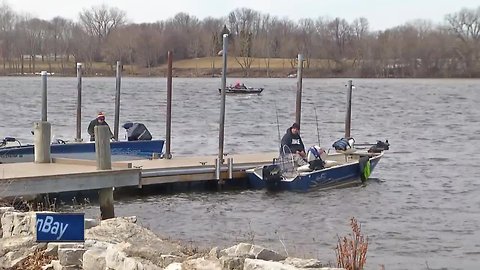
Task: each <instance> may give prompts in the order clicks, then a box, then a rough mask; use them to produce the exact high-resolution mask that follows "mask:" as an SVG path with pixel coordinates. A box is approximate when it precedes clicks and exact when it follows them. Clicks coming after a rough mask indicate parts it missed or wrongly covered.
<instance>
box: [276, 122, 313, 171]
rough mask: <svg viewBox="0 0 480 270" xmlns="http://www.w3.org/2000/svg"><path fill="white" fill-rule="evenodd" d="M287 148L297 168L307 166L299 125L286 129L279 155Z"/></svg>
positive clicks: (294, 124)
mask: <svg viewBox="0 0 480 270" xmlns="http://www.w3.org/2000/svg"><path fill="white" fill-rule="evenodd" d="M285 146H287V147H288V148H289V149H290V151H291V152H292V154H293V159H294V160H295V163H296V164H297V165H298V166H302V165H305V164H307V162H306V160H305V159H306V154H305V145H304V144H303V141H302V138H301V137H300V125H299V124H298V123H293V125H292V126H291V127H289V128H288V129H287V131H286V132H285V135H283V138H282V141H281V143H280V153H283V152H284V150H283V149H284V147H285Z"/></svg>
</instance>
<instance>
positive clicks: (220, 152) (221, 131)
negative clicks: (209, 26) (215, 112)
mask: <svg viewBox="0 0 480 270" xmlns="http://www.w3.org/2000/svg"><path fill="white" fill-rule="evenodd" d="M227 49H228V34H224V35H223V50H222V53H223V56H222V57H223V68H222V93H221V94H222V95H221V96H222V97H221V102H220V128H219V134H218V161H219V162H220V164H223V146H224V138H225V88H226V85H227V54H228V53H227Z"/></svg>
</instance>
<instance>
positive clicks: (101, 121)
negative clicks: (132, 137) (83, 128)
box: [87, 112, 113, 142]
mask: <svg viewBox="0 0 480 270" xmlns="http://www.w3.org/2000/svg"><path fill="white" fill-rule="evenodd" d="M103 125H106V126H107V127H108V130H109V131H110V137H111V138H112V139H113V134H112V131H111V130H110V126H109V125H108V124H107V122H106V121H105V114H104V113H103V112H99V113H98V115H97V118H95V119H93V120H92V121H90V124H89V125H88V129H87V131H88V134H90V141H91V142H93V141H95V127H96V126H103Z"/></svg>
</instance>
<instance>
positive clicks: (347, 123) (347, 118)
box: [345, 80, 353, 138]
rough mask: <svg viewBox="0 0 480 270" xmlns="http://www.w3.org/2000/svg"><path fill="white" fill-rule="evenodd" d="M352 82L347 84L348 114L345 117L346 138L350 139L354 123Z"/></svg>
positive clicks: (349, 81)
mask: <svg viewBox="0 0 480 270" xmlns="http://www.w3.org/2000/svg"><path fill="white" fill-rule="evenodd" d="M352 89H353V84H352V80H348V84H347V114H346V116H345V138H350V130H351V122H352Z"/></svg>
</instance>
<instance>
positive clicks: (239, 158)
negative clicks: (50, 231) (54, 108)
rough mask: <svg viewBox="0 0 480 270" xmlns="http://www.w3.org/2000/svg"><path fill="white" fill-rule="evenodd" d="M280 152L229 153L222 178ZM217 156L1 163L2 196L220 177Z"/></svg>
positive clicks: (241, 172)
mask: <svg viewBox="0 0 480 270" xmlns="http://www.w3.org/2000/svg"><path fill="white" fill-rule="evenodd" d="M277 155H278V154H277V153H263V154H239V155H227V156H225V160H227V159H230V162H229V163H228V164H230V166H229V165H228V164H227V163H224V164H222V165H221V167H220V179H229V178H232V179H237V178H242V177H245V170H246V169H249V168H253V167H256V166H259V165H266V164H271V163H272V161H273V159H274V158H276V157H277ZM216 158H217V156H199V157H174V158H172V159H154V160H132V161H121V162H113V163H112V169H111V170H97V167H96V161H94V160H70V159H53V160H52V161H53V162H52V163H30V162H29V163H11V164H0V197H12V196H21V195H34V194H43V193H56V192H66V191H80V190H94V189H102V188H109V187H127V186H133V187H134V186H138V187H142V186H144V185H152V184H164V183H175V182H192V181H204V180H216V179H217V175H216V165H215V164H216V162H215V160H216Z"/></svg>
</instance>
